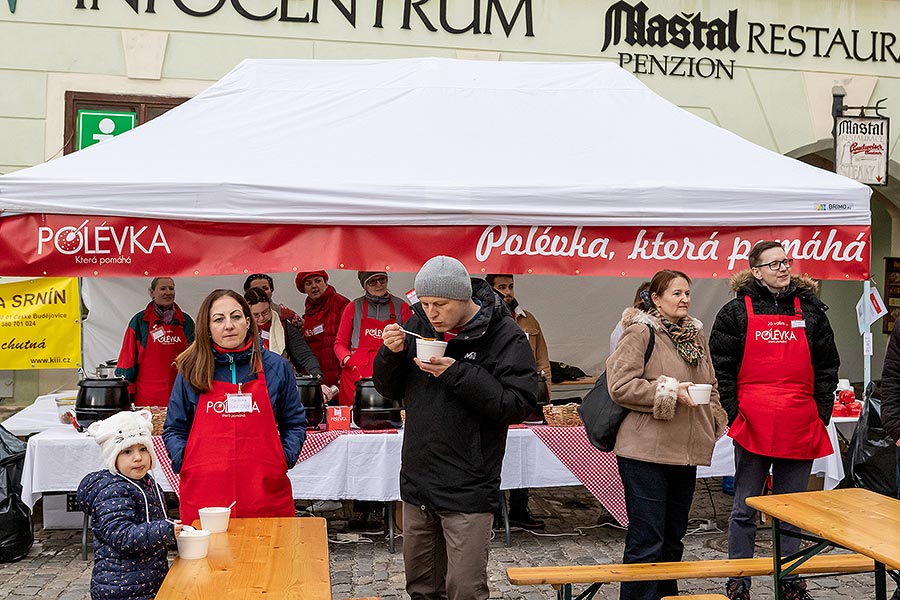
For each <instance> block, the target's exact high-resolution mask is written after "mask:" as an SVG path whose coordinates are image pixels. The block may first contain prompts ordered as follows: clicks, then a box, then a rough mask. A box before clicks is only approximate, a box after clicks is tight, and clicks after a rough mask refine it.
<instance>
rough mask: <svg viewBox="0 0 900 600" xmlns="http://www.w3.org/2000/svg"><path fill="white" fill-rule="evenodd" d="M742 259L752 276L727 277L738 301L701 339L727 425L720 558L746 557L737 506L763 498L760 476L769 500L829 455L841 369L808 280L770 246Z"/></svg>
mask: <svg viewBox="0 0 900 600" xmlns="http://www.w3.org/2000/svg"><path fill="white" fill-rule="evenodd" d="M749 260H750V267H751V268H750V269H749V270H748V271H743V272H741V273H738V274H736V275H735V276H734V277H733V278H732V288H733V289H734V290H735V292H736V293H737V298H735V299H734V300H732V301H731V302H729V303H728V304H726V305H725V306H724V307H723V308H722V309H721V310H720V311H719V315H718V316H717V317H716V323H715V326H714V327H713V332H712V336H711V338H710V349H711V351H712V353H713V359H714V362H715V365H716V375H717V377H718V379H719V390H720V393H721V398H722V405H723V406H724V407H725V408H726V410H727V411H728V412H729V417H730V418H731V419H733V421H732V425H731V429H730V430H729V432H728V435H729V436H731V438H732V439H733V440H734V457H735V474H734V506H733V508H732V511H731V517H730V519H729V524H728V557H729V558H751V557H752V556H753V555H754V549H755V539H756V523H757V519H758V514H757V511H755V510H754V509H752V508H750V507H749V506H747V503H746V499H747V498H748V497H749V496H757V495H759V494H760V493H761V492H762V490H763V486H764V485H765V481H766V477H767V476H768V475H769V471H770V470H771V476H772V493H774V494H784V493H791V492H800V491H805V490H806V489H807V487H808V485H809V474H810V470H811V467H812V462H813V460H814V459H816V458H819V457H822V456H827V455H829V454H831V453H832V452H833V448H832V445H831V441H830V439H829V437H828V433H827V431H826V429H825V422H827V419H828V415H829V414H830V412H831V404H832V396H831V394H832V392H833V390H834V387H835V384H836V383H837V370H838V366H839V364H840V359H839V357H838V353H837V348H836V346H835V343H834V334H833V332H832V330H831V326H830V325H829V323H828V318H827V316H826V315H825V310H826V309H827V307H825V305H824V304H822V303H821V301H819V300H818V298H816V296H815V284H814V282H812V281H810V280H808V279H805V278H802V277H797V276H792V274H791V266H792V262H793V261H792V260H790V259H788V258H787V255H786V253H785V251H784V248H782V246H781V245H780V244H779V243H778V242H775V241H764V242H759V243H758V244H757V245H756V246H754V248H753V249H752V250H751V251H750V255H749ZM784 528H785V529H790V526H788V525H784ZM799 547H800V540H799V539H798V538H792V537H785V538H784V540H783V545H782V554H784V555H785V556H787V555H790V554H793V553H794V552H796V551H797V550H798V549H799ZM750 585H751V580H750V578H749V577H740V578H732V579H730V580H729V581H728V582H727V584H726V595H727V596H728V597H729V598H731V599H732V600H749V598H750ZM780 592H781V597H782V598H786V599H788V600H802V599H805V598H809V594H808V592H807V591H806V584H805V583H804V582H802V581H800V580H798V579H797V578H796V576H794V577H793V578H789V579H785V580H783V581H782V582H781V590H780Z"/></svg>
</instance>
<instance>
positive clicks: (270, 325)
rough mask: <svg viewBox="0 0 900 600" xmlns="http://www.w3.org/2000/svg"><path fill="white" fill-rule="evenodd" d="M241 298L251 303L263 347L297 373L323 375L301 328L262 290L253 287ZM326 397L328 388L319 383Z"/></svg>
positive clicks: (252, 313)
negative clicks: (288, 318)
mask: <svg viewBox="0 0 900 600" xmlns="http://www.w3.org/2000/svg"><path fill="white" fill-rule="evenodd" d="M244 299H245V300H246V301H247V304H249V305H250V315H251V316H252V317H253V320H254V321H256V326H257V327H258V328H259V341H260V344H261V345H262V347H263V348H265V349H266V350H271V351H272V352H274V353H275V354H280V355H281V356H283V357H284V358H286V359H288V360H289V361H290V362H291V365H293V367H294V370H295V371H297V373H301V374H303V373H305V374H307V375H314V376H317V377H318V378H319V379H320V380H321V379H322V369H321V368H320V367H319V361H318V359H317V358H316V355H315V354H313V351H312V350H311V349H310V347H309V344H307V343H306V340H305V339H304V338H303V332H301V331H300V330H299V329H297V328H296V327H294V326H293V325H292V324H291V322H290V321H282V320H281V318H280V317H279V315H278V312H277V308H276V305H275V303H273V302H272V301H271V300H270V299H269V297H268V295H267V294H266V293H265V291H263V290H261V289H260V288H255V287H252V288H250V289H248V290H247V291H246V292H244ZM322 394H323V395H324V397H325V401H326V402H327V401H329V400H331V389H330V388H329V387H328V386H326V385H325V384H322Z"/></svg>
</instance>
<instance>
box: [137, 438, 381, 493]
mask: <svg viewBox="0 0 900 600" xmlns="http://www.w3.org/2000/svg"><path fill="white" fill-rule="evenodd" d="M356 433H397V430H396V429H382V430H377V431H371V432H369V431H364V430H362V429H351V430H349V431H347V430H337V431H312V430H310V431H307V432H306V441H305V442H303V449H302V450H301V451H300V457H299V458H298V459H297V462H298V463H300V462H303V461H304V460H306V459H307V458H309V457H311V456H313V455H314V454H316V452H318V451H319V450H321V449H322V448H324V447H325V446H327V445H328V444H330V443H331V442H333V441H334V440H336V439H337V438H338V437H340V436H342V435H348V434H356ZM153 449H154V450H155V451H156V457H157V458H158V459H159V467H160V469H162V472H163V474H164V475H165V476H166V479H168V481H169V485H170V486H172V491H174V492H175V494H176V495H178V496H180V495H181V477H179V476H178V474H177V473H175V472H174V471H173V470H172V461H171V460H169V453H168V451H166V445H165V444H164V443H163V439H162V437H161V436H158V435H155V436H153Z"/></svg>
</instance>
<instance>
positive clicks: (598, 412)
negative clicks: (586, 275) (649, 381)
mask: <svg viewBox="0 0 900 600" xmlns="http://www.w3.org/2000/svg"><path fill="white" fill-rule="evenodd" d="M648 329H649V330H650V340H649V341H648V342H647V350H646V351H645V352H644V364H645V365H646V364H647V361H648V360H650V355H651V354H653V345H654V344H655V343H656V334H655V333H654V332H653V327H648ZM628 413H629V410H628V409H627V408H624V407H623V406H621V405H619V404H616V402H615V401H614V400H613V399H612V397H611V396H610V395H609V383H608V382H607V381H606V371H603V373H602V374H601V375H600V377H598V378H597V383H595V384H594V387H593V388H591V391H590V392H588V394H587V396H585V397H584V400H582V401H581V406H579V407H578V414H579V415H580V416H581V420H582V422H583V423H584V429H585V431H586V432H587V436H588V439H589V440H590V441H591V443H592V444H593V445H594V446H596V447H597V448H598V449H599V450H602V451H603V452H612V449H613V447H615V445H616V436H617V435H618V434H619V426H620V425H622V421H624V420H625V415H627V414H628Z"/></svg>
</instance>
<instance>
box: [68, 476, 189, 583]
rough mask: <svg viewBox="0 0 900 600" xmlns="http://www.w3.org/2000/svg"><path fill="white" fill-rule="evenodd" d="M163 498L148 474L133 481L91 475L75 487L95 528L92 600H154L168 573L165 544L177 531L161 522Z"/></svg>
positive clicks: (166, 522)
mask: <svg viewBox="0 0 900 600" xmlns="http://www.w3.org/2000/svg"><path fill="white" fill-rule="evenodd" d="M161 498H162V490H161V489H159V485H158V484H157V483H156V481H154V479H153V477H151V476H150V475H149V474H148V475H145V476H144V477H143V478H142V479H141V480H140V481H134V480H131V479H128V478H126V477H124V476H122V475H118V474H116V475H114V474H112V473H110V472H109V471H94V472H93V473H88V474H87V475H85V476H84V479H82V480H81V483H79V484H78V493H77V495H76V500H77V502H78V507H79V508H81V510H82V511H84V512H85V513H86V514H89V515H90V517H91V527H92V528H93V530H94V570H93V572H92V574H91V598H93V599H94V600H99V599H101V598H102V599H104V600H107V599H108V600H112V599H121V600H126V599H127V600H143V599H147V600H150V599H151V598H155V597H156V592H158V591H159V587H160V586H161V585H162V582H163V579H165V577H166V573H167V572H168V570H169V562H168V560H167V559H166V552H167V550H166V546H167V545H172V544H174V543H175V527H174V526H173V525H172V523H169V522H168V521H166V520H164V519H165V518H166V513H165V507H164V506H162V505H161ZM148 512H149V522H148Z"/></svg>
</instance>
